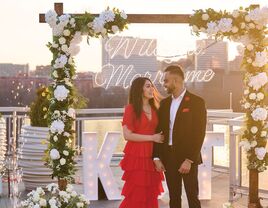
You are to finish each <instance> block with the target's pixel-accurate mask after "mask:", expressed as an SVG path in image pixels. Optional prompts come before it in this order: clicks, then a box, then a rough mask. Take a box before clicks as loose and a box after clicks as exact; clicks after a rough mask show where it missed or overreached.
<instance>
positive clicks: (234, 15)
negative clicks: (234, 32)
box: [232, 10, 239, 18]
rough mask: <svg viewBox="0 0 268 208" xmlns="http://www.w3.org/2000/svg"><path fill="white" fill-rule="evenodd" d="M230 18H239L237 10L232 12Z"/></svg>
mask: <svg viewBox="0 0 268 208" xmlns="http://www.w3.org/2000/svg"><path fill="white" fill-rule="evenodd" d="M232 16H233V17H234V18H237V17H239V10H234V11H233V13H232Z"/></svg>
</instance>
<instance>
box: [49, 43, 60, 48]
mask: <svg viewBox="0 0 268 208" xmlns="http://www.w3.org/2000/svg"><path fill="white" fill-rule="evenodd" d="M51 47H52V48H58V47H59V44H57V43H55V42H53V43H52V45H51Z"/></svg>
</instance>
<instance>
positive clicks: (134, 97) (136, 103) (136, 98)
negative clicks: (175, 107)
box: [128, 77, 161, 118]
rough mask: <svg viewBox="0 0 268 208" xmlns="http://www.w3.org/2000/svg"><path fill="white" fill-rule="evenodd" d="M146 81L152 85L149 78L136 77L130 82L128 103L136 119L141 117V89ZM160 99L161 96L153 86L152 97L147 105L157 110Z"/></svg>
mask: <svg viewBox="0 0 268 208" xmlns="http://www.w3.org/2000/svg"><path fill="white" fill-rule="evenodd" d="M146 80H148V81H150V82H151V84H152V81H151V80H150V79H149V78H147V77H138V78H136V79H135V80H134V81H133V82H132V84H131V87H130V90H129V99H128V103H129V104H132V106H133V108H134V112H135V114H136V116H137V118H140V117H141V113H142V110H143V108H142V107H143V103H142V94H143V87H144V84H145V82H146ZM153 86H154V85H153ZM160 99H161V96H160V94H159V92H158V91H157V89H156V88H155V86H154V97H153V98H151V99H150V100H149V104H150V106H151V108H153V109H154V110H157V109H158V107H159V103H160Z"/></svg>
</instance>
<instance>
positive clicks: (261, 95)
mask: <svg viewBox="0 0 268 208" xmlns="http://www.w3.org/2000/svg"><path fill="white" fill-rule="evenodd" d="M263 99H264V94H263V93H262V92H259V93H257V100H263Z"/></svg>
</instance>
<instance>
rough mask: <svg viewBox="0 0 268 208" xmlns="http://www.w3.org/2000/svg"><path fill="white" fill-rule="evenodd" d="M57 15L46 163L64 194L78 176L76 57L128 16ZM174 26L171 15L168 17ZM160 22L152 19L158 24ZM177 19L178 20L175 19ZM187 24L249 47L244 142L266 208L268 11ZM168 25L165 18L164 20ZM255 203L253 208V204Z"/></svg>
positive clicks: (254, 186) (198, 18)
mask: <svg viewBox="0 0 268 208" xmlns="http://www.w3.org/2000/svg"><path fill="white" fill-rule="evenodd" d="M59 13H61V14H62V13H63V12H62V11H60V12H57V13H56V12H55V11H53V10H51V11H49V12H47V13H46V15H45V20H46V22H47V23H48V24H49V25H50V27H51V28H52V31H53V42H50V43H48V45H47V46H48V47H49V49H50V51H51V52H52V54H53V60H52V61H51V65H52V72H51V77H52V79H53V83H52V84H51V86H50V88H49V89H50V91H51V95H52V97H51V98H50V107H49V114H48V122H49V126H50V138H49V146H48V149H47V158H46V164H47V165H48V166H49V167H50V168H51V169H52V170H53V174H52V176H53V177H57V178H58V179H59V185H60V189H61V190H65V189H66V187H67V180H69V179H72V176H73V175H74V172H75V169H74V159H73V158H74V155H75V153H76V149H75V148H74V146H73V145H72V141H73V139H74V137H73V134H74V130H73V122H74V120H75V110H74V109H73V108H72V105H73V79H74V77H75V63H74V59H73V56H75V55H76V54H77V53H78V52H79V46H78V44H79V43H80V42H81V40H82V35H86V36H87V37H88V39H89V38H91V37H96V38H98V37H107V36H108V35H109V34H115V33H117V32H119V31H123V30H124V29H127V23H128V21H127V15H126V14H125V13H124V12H123V11H119V10H118V9H113V10H110V9H109V8H107V10H105V11H104V12H102V13H101V14H100V15H99V16H97V17H96V16H95V15H92V14H90V13H85V14H83V15H69V14H62V15H58V14H59ZM166 17H167V18H169V20H170V21H173V23H175V22H174V21H176V19H172V16H171V15H167V16H166ZM156 18H157V17H156V16H155V17H153V18H152V22H154V21H155V19H156ZM171 19H172V20H171ZM180 19H181V23H189V24H190V26H191V27H192V32H193V34H194V35H197V36H198V35H199V34H200V33H206V34H207V35H208V36H209V37H211V38H215V39H216V40H221V39H223V38H225V37H226V38H228V39H229V40H232V41H235V42H241V43H242V44H243V45H244V57H243V62H242V66H243V68H244V69H245V70H246V71H245V77H244V83H245V90H244V96H243V99H242V106H243V107H244V108H245V111H246V119H245V127H246V128H245V131H244V133H243V140H242V142H241V143H240V144H241V145H242V146H243V147H244V149H245V150H246V152H247V158H248V169H249V170H250V172H251V174H250V178H251V182H252V180H253V182H252V183H250V200H249V207H250V206H251V205H254V206H255V207H261V206H260V202H259V198H258V181H257V182H256V180H255V179H256V178H258V173H259V172H262V171H264V170H265V169H266V166H267V165H268V153H267V150H266V148H265V147H266V144H267V132H268V124H267V112H268V107H267V105H266V104H265V99H266V98H267V92H266V91H265V89H266V87H267V83H268V76H267V69H268V52H267V46H268V38H267V34H268V30H267V23H268V8H266V7H264V8H259V7H258V6H256V5H252V6H250V7H248V8H239V9H237V10H234V11H233V12H227V11H219V12H217V11H215V10H213V9H206V10H197V11H195V13H194V14H193V15H190V16H186V15H184V16H183V17H182V18H180ZM161 22H162V23H164V22H165V20H164V19H162V20H161ZM250 204H251V205H250Z"/></svg>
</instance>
